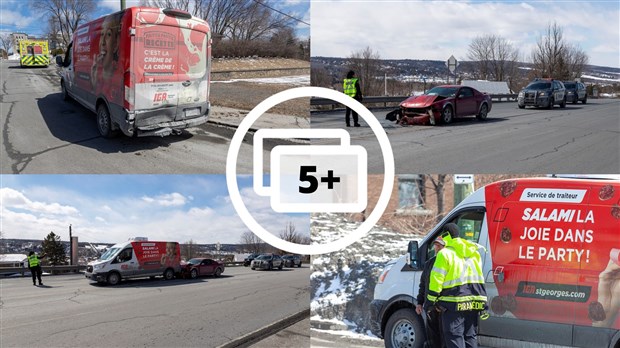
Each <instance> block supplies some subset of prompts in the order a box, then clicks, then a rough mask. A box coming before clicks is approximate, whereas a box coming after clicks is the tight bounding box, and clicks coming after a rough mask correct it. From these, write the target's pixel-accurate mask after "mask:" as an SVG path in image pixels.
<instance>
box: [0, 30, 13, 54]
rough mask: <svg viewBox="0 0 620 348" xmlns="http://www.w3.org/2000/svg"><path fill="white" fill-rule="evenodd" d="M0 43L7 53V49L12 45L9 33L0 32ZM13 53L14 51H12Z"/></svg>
mask: <svg viewBox="0 0 620 348" xmlns="http://www.w3.org/2000/svg"><path fill="white" fill-rule="evenodd" d="M0 45H2V46H1V47H2V49H3V50H4V52H6V54H7V55H8V54H9V50H10V49H11V48H12V47H13V40H12V39H11V34H10V33H1V34H0ZM13 53H15V52H13Z"/></svg>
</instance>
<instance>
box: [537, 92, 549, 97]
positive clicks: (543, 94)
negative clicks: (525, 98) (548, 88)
mask: <svg viewBox="0 0 620 348" xmlns="http://www.w3.org/2000/svg"><path fill="white" fill-rule="evenodd" d="M538 95H539V96H541V97H544V96H546V95H547V92H540V94H538Z"/></svg>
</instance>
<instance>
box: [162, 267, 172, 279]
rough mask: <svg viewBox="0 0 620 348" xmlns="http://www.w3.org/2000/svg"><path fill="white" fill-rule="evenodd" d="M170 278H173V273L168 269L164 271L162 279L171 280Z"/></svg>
mask: <svg viewBox="0 0 620 348" xmlns="http://www.w3.org/2000/svg"><path fill="white" fill-rule="evenodd" d="M172 278H174V271H173V270H172V268H168V269H167V270H165V271H164V279H166V280H171V279H172Z"/></svg>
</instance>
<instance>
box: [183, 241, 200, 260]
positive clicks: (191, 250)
mask: <svg viewBox="0 0 620 348" xmlns="http://www.w3.org/2000/svg"><path fill="white" fill-rule="evenodd" d="M197 251H198V250H197V248H196V242H194V240H193V239H190V240H188V241H187V242H185V243H184V244H181V257H184V258H185V259H186V260H189V259H191V258H193V257H195V256H196V252H197Z"/></svg>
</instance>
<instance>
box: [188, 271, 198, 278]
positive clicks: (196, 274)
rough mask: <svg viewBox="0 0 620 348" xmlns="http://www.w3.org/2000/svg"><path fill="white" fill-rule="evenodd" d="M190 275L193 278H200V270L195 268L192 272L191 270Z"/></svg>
mask: <svg viewBox="0 0 620 348" xmlns="http://www.w3.org/2000/svg"><path fill="white" fill-rule="evenodd" d="M189 277H190V278H192V279H196V278H198V270H197V269H195V268H194V269H193V270H192V271H191V272H189Z"/></svg>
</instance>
